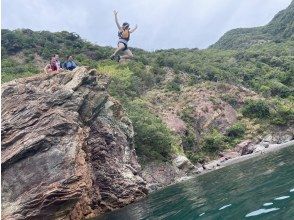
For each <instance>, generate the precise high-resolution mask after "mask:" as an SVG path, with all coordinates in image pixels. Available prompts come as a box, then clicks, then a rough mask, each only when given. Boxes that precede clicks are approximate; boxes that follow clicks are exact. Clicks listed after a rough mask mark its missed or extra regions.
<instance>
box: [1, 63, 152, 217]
mask: <svg viewBox="0 0 294 220" xmlns="http://www.w3.org/2000/svg"><path fill="white" fill-rule="evenodd" d="M107 85H108V78H107V77H106V76H105V75H102V74H98V73H97V72H96V71H95V70H87V69H86V68H84V67H81V68H78V69H77V70H75V71H73V72H64V73H60V74H57V75H37V76H34V77H30V78H26V79H20V80H17V81H12V82H10V83H7V84H4V85H3V86H2V128H1V132H2V154H1V159H2V219H83V218H90V217H93V216H96V215H99V214H100V213H103V212H106V211H110V210H114V209H116V208H119V207H123V206H125V205H126V204H129V203H131V202H133V201H136V200H138V199H139V198H142V197H144V196H145V195H146V193H147V190H146V184H145V182H144V180H143V179H142V178H141V176H140V175H139V172H140V165H139V164H138V162H137V158H136V154H135V150H134V145H133V135H134V133H133V127H132V124H131V122H130V120H129V119H128V118H127V117H126V115H125V113H124V111H123V109H122V107H121V105H120V104H119V103H118V102H117V101H116V100H114V99H113V98H111V97H109V95H108V94H107V91H106V88H107Z"/></svg>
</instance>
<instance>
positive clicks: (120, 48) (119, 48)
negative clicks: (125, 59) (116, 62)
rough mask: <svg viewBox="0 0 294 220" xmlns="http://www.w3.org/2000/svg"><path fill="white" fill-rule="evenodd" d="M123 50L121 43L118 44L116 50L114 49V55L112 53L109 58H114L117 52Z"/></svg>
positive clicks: (123, 46)
mask: <svg viewBox="0 0 294 220" xmlns="http://www.w3.org/2000/svg"><path fill="white" fill-rule="evenodd" d="M124 48H125V45H124V44H123V43H119V44H118V46H117V48H116V50H115V51H114V53H113V54H112V55H111V56H110V57H111V58H113V57H115V55H116V54H117V53H118V52H119V51H121V50H123V49H124Z"/></svg>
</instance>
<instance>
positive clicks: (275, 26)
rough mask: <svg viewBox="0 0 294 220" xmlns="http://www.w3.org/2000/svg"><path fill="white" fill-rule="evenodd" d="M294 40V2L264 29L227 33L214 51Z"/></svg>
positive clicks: (238, 29) (236, 30)
mask: <svg viewBox="0 0 294 220" xmlns="http://www.w3.org/2000/svg"><path fill="white" fill-rule="evenodd" d="M286 40H294V1H292V3H291V4H290V5H289V7H288V8H287V9H285V10H282V11H280V12H279V13H278V14H277V15H276V16H275V17H274V18H273V19H272V21H271V22H270V23H269V24H267V25H265V26H262V27H255V28H237V29H233V30H230V31H229V32H227V33H225V34H224V35H223V36H222V37H221V38H220V39H219V40H218V41H217V42H216V43H215V44H213V45H212V46H211V48H214V49H240V48H248V47H250V46H251V45H253V44H262V43H265V42H271V41H274V42H276V43H278V42H283V41H286Z"/></svg>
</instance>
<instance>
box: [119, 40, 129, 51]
mask: <svg viewBox="0 0 294 220" xmlns="http://www.w3.org/2000/svg"><path fill="white" fill-rule="evenodd" d="M119 43H122V44H123V45H124V46H125V48H124V49H123V50H122V51H125V50H127V49H128V45H127V44H126V43H124V42H122V41H119V42H118V43H117V46H118V45H119Z"/></svg>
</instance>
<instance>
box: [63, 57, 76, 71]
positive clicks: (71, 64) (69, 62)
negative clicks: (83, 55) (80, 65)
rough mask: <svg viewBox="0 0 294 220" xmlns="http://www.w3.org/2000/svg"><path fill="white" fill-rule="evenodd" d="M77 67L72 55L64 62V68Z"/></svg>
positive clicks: (71, 68)
mask: <svg viewBox="0 0 294 220" xmlns="http://www.w3.org/2000/svg"><path fill="white" fill-rule="evenodd" d="M76 67H77V64H76V63H75V62H74V61H73V58H72V56H68V57H67V60H66V61H65V62H64V63H63V69H66V70H70V71H71V70H73V69H75V68H76Z"/></svg>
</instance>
